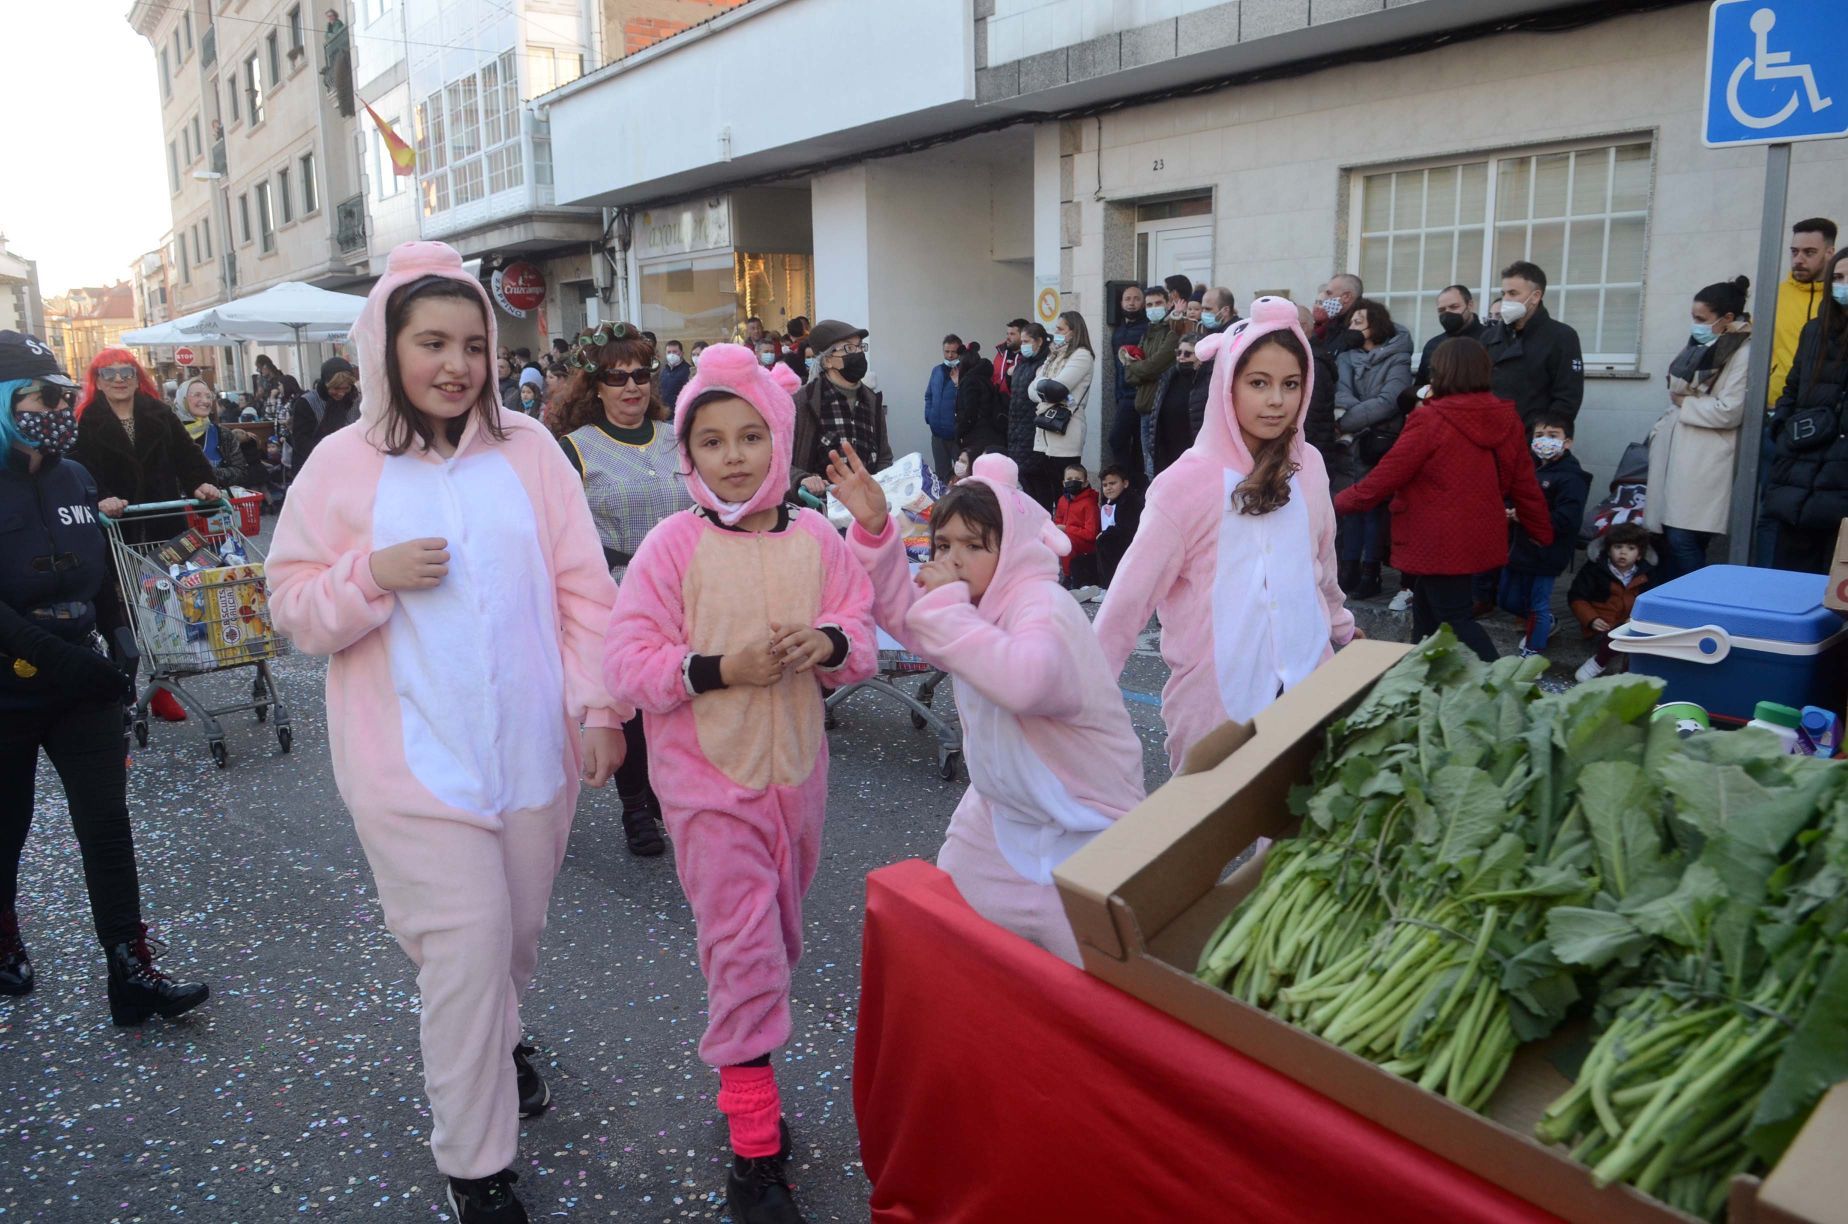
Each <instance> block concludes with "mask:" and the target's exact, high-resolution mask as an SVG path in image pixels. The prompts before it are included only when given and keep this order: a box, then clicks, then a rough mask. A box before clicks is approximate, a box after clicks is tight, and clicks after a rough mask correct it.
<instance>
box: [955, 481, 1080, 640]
mask: <svg viewBox="0 0 1848 1224" xmlns="http://www.w3.org/2000/svg"><path fill="white" fill-rule="evenodd" d="M969 482H974V483H976V484H985V485H987V486H988V487H989V488H990V489H992V490H993V491H994V495H995V500H996V501H998V502H1000V503H1001V555H1000V556H999V557H998V558H997V559H996V561H995V576H994V577H993V578H992V579H990V580H989V583H988V589H987V591H985V592H983V594H982V602H981V605H980V611H981V612H982V614H983V618H984V619H986V620H990V621H993V620H998V619H999V618H1000V616H1001V613H1002V611H1003V610H1005V609H1006V607H1007V605H1008V598H1009V596H1010V595H1011V594H1012V593H1013V591H1014V590H1015V589H1016V588H1018V587H1020V586H1022V585H1023V584H1025V583H1031V582H1044V581H1048V580H1050V581H1052V582H1057V581H1058V580H1059V558H1060V557H1063V556H1065V555H1066V554H1067V553H1069V552H1071V550H1072V542H1071V541H1070V540H1069V539H1067V538H1066V535H1065V533H1064V532H1063V531H1060V530H1059V529H1058V528H1057V527H1056V526H1054V525H1053V522H1052V516H1051V515H1050V514H1047V513H1046V510H1045V508H1044V507H1043V506H1041V505H1040V504H1039V503H1038V502H1036V501H1034V500H1033V499H1032V498H1031V497H1028V496H1027V495H1026V494H1025V493H1023V492H1021V490H1020V468H1019V467H1018V466H1017V465H1016V464H1015V463H1014V461H1013V460H1012V459H1009V458H1008V457H1007V456H1006V455H1004V454H1001V453H999V452H993V451H991V452H990V453H988V454H986V455H983V456H982V457H981V458H980V459H977V460H976V461H975V467H974V469H973V470H972V471H971V472H970V473H969V475H968V476H967V477H966V478H965V479H964V480H962V481H958V482H957V483H959V484H963V483H969Z"/></svg>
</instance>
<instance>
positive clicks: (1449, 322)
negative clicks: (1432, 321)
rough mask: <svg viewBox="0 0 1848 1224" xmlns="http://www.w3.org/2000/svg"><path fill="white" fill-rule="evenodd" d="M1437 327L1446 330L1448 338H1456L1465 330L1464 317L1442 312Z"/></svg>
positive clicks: (1439, 314) (1438, 317)
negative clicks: (1455, 336)
mask: <svg viewBox="0 0 1848 1224" xmlns="http://www.w3.org/2000/svg"><path fill="white" fill-rule="evenodd" d="M1437 325H1438V326H1439V327H1441V328H1443V329H1444V334H1445V335H1446V336H1454V335H1456V334H1457V333H1458V332H1460V331H1462V330H1463V316H1462V315H1460V314H1455V313H1453V312H1451V311H1448V310H1445V311H1440V312H1439V313H1438V316H1437Z"/></svg>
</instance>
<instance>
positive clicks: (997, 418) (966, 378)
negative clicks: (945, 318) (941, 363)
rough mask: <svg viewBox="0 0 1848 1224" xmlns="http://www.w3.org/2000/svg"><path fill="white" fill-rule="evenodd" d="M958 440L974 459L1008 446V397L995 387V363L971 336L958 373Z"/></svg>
mask: <svg viewBox="0 0 1848 1224" xmlns="http://www.w3.org/2000/svg"><path fill="white" fill-rule="evenodd" d="M956 443H957V446H958V448H959V449H961V450H963V451H966V452H967V453H968V455H969V458H970V460H971V461H973V460H975V459H978V458H980V457H981V456H983V455H985V454H987V453H988V452H989V451H1004V450H1006V449H1007V401H1006V400H1005V399H1003V398H1002V396H1001V393H1000V392H999V391H997V390H996V389H995V367H994V363H993V362H991V361H989V360H988V358H986V357H984V356H982V346H981V345H980V344H977V343H976V342H975V341H973V340H971V341H970V342H969V343H968V344H966V345H964V346H963V355H962V373H961V374H959V375H957V377H956Z"/></svg>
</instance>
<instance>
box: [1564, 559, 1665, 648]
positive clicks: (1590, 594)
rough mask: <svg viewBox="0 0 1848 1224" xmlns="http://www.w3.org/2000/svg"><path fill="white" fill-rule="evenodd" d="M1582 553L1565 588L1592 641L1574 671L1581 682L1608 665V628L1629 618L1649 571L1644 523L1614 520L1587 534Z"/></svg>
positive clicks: (1650, 575)
mask: <svg viewBox="0 0 1848 1224" xmlns="http://www.w3.org/2000/svg"><path fill="white" fill-rule="evenodd" d="M1585 554H1586V557H1587V558H1588V560H1586V562H1585V566H1584V568H1583V569H1581V570H1579V572H1578V577H1576V578H1574V579H1573V580H1572V589H1571V591H1570V592H1568V594H1567V599H1568V600H1569V602H1570V603H1571V605H1572V615H1574V616H1576V617H1578V621H1579V625H1580V627H1581V628H1583V629H1584V631H1585V637H1586V639H1587V640H1589V641H1592V642H1595V643H1596V648H1595V650H1594V651H1593V653H1592V656H1591V658H1589V659H1586V660H1585V662H1584V663H1582V664H1581V665H1580V666H1579V669H1578V672H1577V674H1576V676H1575V677H1574V678H1575V679H1577V680H1578V681H1580V682H1581V683H1583V682H1584V681H1586V680H1591V679H1593V678H1595V677H1597V676H1601V675H1603V674H1604V673H1605V672H1607V671H1609V670H1611V664H1613V663H1614V662H1616V659H1617V655H1616V652H1615V651H1613V650H1612V649H1611V647H1610V640H1611V631H1612V630H1614V629H1616V628H1617V627H1618V626H1619V625H1622V624H1624V623H1625V622H1626V621H1628V620H1629V619H1630V613H1631V611H1632V610H1633V609H1634V608H1635V607H1636V598H1637V596H1639V595H1641V594H1642V593H1643V591H1644V590H1645V589H1647V588H1648V586H1649V585H1650V583H1651V582H1652V581H1654V576H1655V555H1654V553H1653V552H1651V550H1650V548H1649V529H1648V528H1647V527H1645V526H1643V525H1642V524H1641V523H1618V524H1617V525H1616V526H1614V527H1612V528H1611V529H1610V530H1609V531H1607V532H1605V533H1604V534H1603V535H1601V536H1599V537H1598V538H1597V539H1595V540H1593V541H1592V542H1591V545H1590V547H1588V548H1587V549H1586V550H1585Z"/></svg>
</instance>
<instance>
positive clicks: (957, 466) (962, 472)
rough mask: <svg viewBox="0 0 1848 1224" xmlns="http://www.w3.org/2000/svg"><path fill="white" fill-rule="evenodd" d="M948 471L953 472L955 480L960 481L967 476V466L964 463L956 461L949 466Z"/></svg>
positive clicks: (959, 460)
mask: <svg viewBox="0 0 1848 1224" xmlns="http://www.w3.org/2000/svg"><path fill="white" fill-rule="evenodd" d="M950 471H952V472H955V473H956V479H958V480H961V479H962V478H963V477H964V476H967V475H968V474H969V465H968V463H966V462H965V461H963V460H961V459H958V460H957V461H956V462H955V463H952V464H950Z"/></svg>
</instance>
